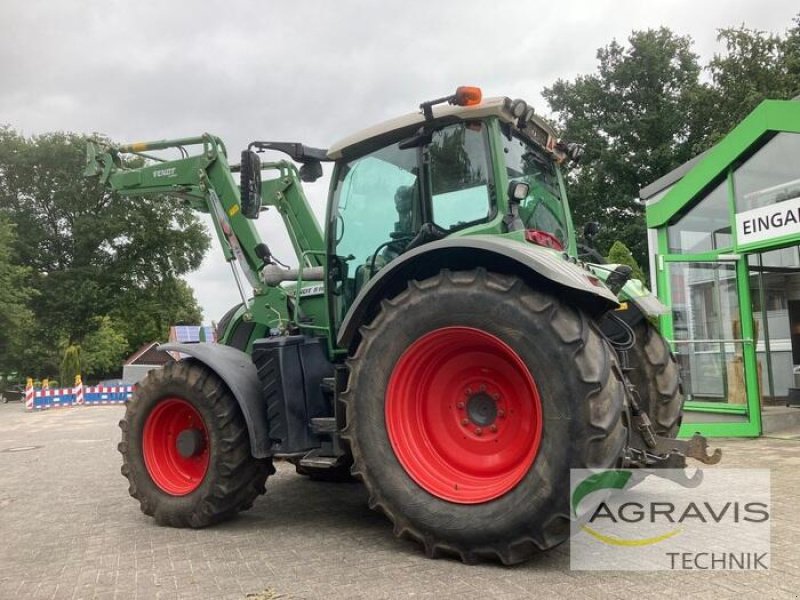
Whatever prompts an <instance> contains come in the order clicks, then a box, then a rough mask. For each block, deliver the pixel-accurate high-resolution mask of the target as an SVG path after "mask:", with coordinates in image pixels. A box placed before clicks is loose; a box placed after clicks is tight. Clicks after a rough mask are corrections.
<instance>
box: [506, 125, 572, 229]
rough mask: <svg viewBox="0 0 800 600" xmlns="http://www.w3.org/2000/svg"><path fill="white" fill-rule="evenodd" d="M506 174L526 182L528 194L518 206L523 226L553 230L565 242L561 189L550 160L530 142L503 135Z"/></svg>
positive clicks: (564, 219) (514, 179)
mask: <svg viewBox="0 0 800 600" xmlns="http://www.w3.org/2000/svg"><path fill="white" fill-rule="evenodd" d="M503 154H504V156H505V163H506V174H507V175H508V180H509V181H523V182H525V183H527V184H528V185H529V186H530V192H528V197H527V198H525V199H524V200H523V201H522V203H521V204H520V207H519V214H520V218H521V219H522V222H523V223H524V224H525V228H526V229H538V230H539V231H546V232H548V233H551V234H553V235H554V236H556V237H557V238H558V239H559V240H561V243H562V244H564V245H566V242H567V226H566V218H565V217H564V205H563V203H562V202H561V189H560V187H559V184H558V176H557V174H556V170H555V167H554V166H553V163H552V162H551V161H549V160H547V159H545V158H544V157H543V156H542V154H541V153H540V152H539V150H537V149H536V148H535V147H534V146H532V145H531V144H529V143H528V142H525V141H524V140H522V139H520V138H518V137H516V136H512V137H511V138H510V139H509V138H508V137H506V136H504V137H503Z"/></svg>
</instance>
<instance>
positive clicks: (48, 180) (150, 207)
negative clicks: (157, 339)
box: [0, 128, 208, 371]
mask: <svg viewBox="0 0 800 600" xmlns="http://www.w3.org/2000/svg"><path fill="white" fill-rule="evenodd" d="M85 146H86V140H85V138H84V137H82V136H78V135H74V134H69V133H50V134H45V135H41V136H37V137H33V138H25V137H23V136H21V135H19V134H17V133H16V132H14V131H13V130H11V129H9V128H0V209H2V210H3V211H4V212H5V213H6V214H7V215H8V216H9V218H10V219H11V220H12V221H13V222H14V223H15V224H16V225H17V234H18V239H17V240H16V243H15V246H14V248H15V251H16V253H17V255H18V257H19V261H20V263H22V264H25V265H28V266H29V267H30V268H31V276H30V281H31V285H32V287H33V288H34V289H35V290H36V292H37V294H36V295H35V296H34V297H32V299H31V300H30V302H29V306H30V308H31V310H32V311H33V313H34V315H35V322H36V325H35V328H34V331H32V332H30V333H29V336H28V337H29V338H31V339H32V340H33V341H32V343H31V344H30V345H29V348H28V349H27V356H26V360H27V361H28V364H29V365H36V366H37V369H42V370H48V371H49V370H50V369H52V370H53V371H55V370H57V369H58V367H59V363H60V359H61V354H60V351H59V348H61V349H62V350H63V348H64V347H66V346H68V345H71V344H78V345H81V346H82V348H83V353H84V358H85V359H86V362H87V365H90V364H91V360H90V356H91V349H90V348H89V345H88V344H87V342H86V340H87V338H89V337H90V336H91V335H92V334H95V333H97V332H98V331H99V329H100V328H103V327H105V328H106V330H107V331H108V327H111V326H110V325H109V324H108V323H107V322H106V321H104V318H105V317H109V318H111V317H112V316H113V327H112V329H113V330H114V331H115V332H117V333H119V335H120V336H121V337H122V339H126V346H127V341H137V339H136V336H131V338H132V340H127V338H126V332H132V331H147V332H150V331H155V330H159V331H161V330H162V329H163V327H161V325H160V324H158V323H160V321H161V320H163V319H164V318H165V315H164V314H162V313H163V311H162V313H158V314H153V313H150V312H147V311H146V310H144V309H142V310H141V311H139V312H141V314H139V312H137V311H135V310H134V307H135V305H134V304H133V303H132V299H133V298H154V297H157V294H158V293H160V292H162V291H164V290H168V291H169V290H171V292H170V294H171V297H172V298H173V301H174V302H177V303H178V305H177V306H173V307H171V308H170V310H169V311H167V312H166V315H167V316H172V314H175V313H181V314H183V313H187V314H191V315H196V313H197V304H196V302H195V301H194V297H193V294H192V292H191V289H190V288H188V286H186V284H185V283H176V282H179V281H180V279H179V278H180V277H181V276H182V275H185V274H186V273H188V272H189V271H191V270H193V269H195V268H197V267H198V266H199V265H200V262H201V260H202V257H203V254H204V252H205V251H206V249H207V248H208V236H207V234H206V232H205V229H204V228H203V226H202V224H201V223H200V222H199V220H198V219H197V217H196V215H195V214H193V213H192V211H191V209H189V208H188V207H186V206H184V205H183V204H180V203H178V202H176V201H175V200H174V199H171V198H168V197H165V196H154V197H146V198H120V197H119V196H117V195H116V194H112V193H109V192H107V191H106V190H105V189H103V187H102V186H101V185H100V183H99V182H98V181H97V180H96V179H95V178H85V177H83V176H82V171H83V168H84V161H85ZM176 290H179V291H176ZM148 319H151V320H152V322H155V323H157V324H158V325H157V326H154V325H152V323H151V322H148ZM127 320H135V321H136V323H135V324H130V325H128V324H127V323H126V321H127ZM95 338H96V336H95ZM117 339H119V338H117ZM128 349H131V348H128ZM123 354H124V352H123ZM100 363H102V364H105V363H103V361H100ZM98 368H99V367H98Z"/></svg>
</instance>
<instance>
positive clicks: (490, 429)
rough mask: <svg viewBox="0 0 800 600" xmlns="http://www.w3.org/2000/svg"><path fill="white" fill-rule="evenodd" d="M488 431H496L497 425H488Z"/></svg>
mask: <svg viewBox="0 0 800 600" xmlns="http://www.w3.org/2000/svg"><path fill="white" fill-rule="evenodd" d="M489 431H491V432H492V433H494V432H496V431H497V425H492V426H491V427H489Z"/></svg>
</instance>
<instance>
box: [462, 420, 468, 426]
mask: <svg viewBox="0 0 800 600" xmlns="http://www.w3.org/2000/svg"><path fill="white" fill-rule="evenodd" d="M461 424H462V425H463V426H464V427H466V426H467V425H469V419H461Z"/></svg>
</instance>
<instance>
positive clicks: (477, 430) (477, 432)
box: [475, 427, 483, 435]
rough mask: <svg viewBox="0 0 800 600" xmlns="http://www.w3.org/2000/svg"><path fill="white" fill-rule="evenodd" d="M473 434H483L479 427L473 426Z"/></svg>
mask: <svg viewBox="0 0 800 600" xmlns="http://www.w3.org/2000/svg"><path fill="white" fill-rule="evenodd" d="M475 435H483V429H481V428H480V427H476V428H475Z"/></svg>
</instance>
